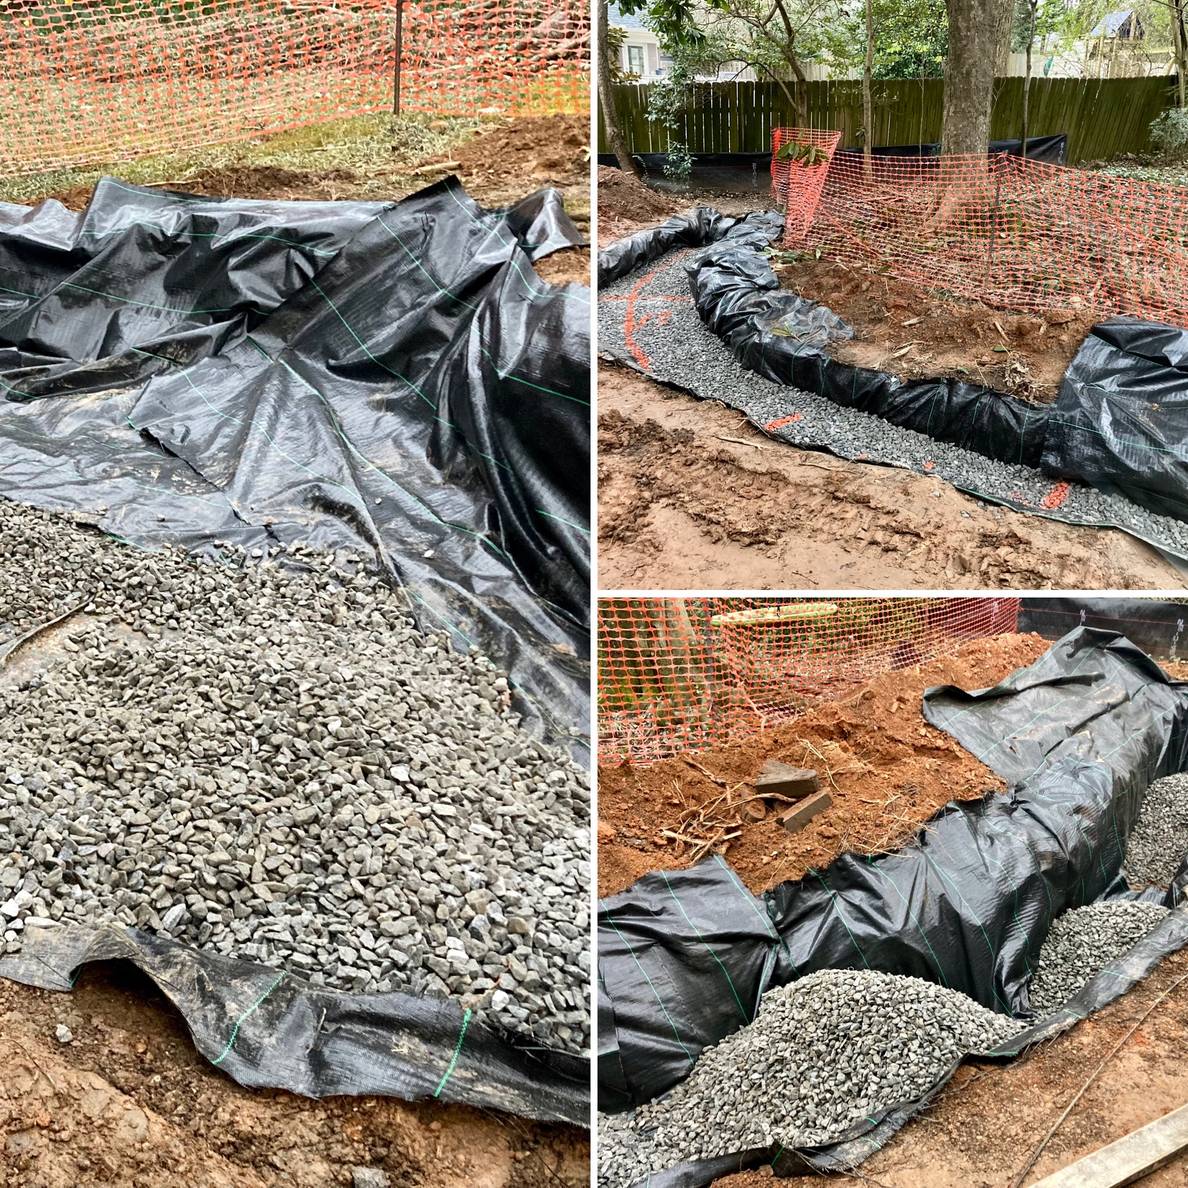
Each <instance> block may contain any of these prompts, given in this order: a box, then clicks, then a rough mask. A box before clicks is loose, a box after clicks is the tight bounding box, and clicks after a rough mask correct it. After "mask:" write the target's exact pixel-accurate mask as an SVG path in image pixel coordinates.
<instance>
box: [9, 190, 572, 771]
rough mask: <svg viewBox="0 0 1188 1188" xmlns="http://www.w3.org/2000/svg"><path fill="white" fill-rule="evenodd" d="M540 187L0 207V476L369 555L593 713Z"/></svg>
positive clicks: (19, 487)
mask: <svg viewBox="0 0 1188 1188" xmlns="http://www.w3.org/2000/svg"><path fill="white" fill-rule="evenodd" d="M579 242H581V238H580V236H579V235H578V233H577V231H576V229H575V228H574V226H573V224H572V223H571V222H570V220H569V219H568V217H567V216H566V215H565V213H564V210H563V208H562V206H561V202H560V197H559V195H558V194H557V192H556V191H553V190H546V191H542V192H541V193H539V194H537V195H533V196H532V197H530V198H528V199H526V200H525V201H524V202H522V203H520V204H518V205H517V206H515V207H513V208H512V209H511V210H507V211H485V210H483V209H481V208H480V207H478V206H477V205H476V204H475V203H474V202H473V201H472V200H471V199H470V198H469V197H468V196H467V195H466V193H465V192H464V191H463V189H462V187H461V186H460V185H459V184H458V182H457V181H456V180H455V179H447V180H446V181H443V182H440V183H438V184H436V185H433V186H430V187H429V188H427V189H425V190H422V191H421V192H419V193H417V194H414V195H413V196H411V197H409V198H406V199H404V200H403V201H400V202H395V203H377V202H281V201H275V202H274V201H255V200H240V199H210V198H202V197H197V196H193V195H184V194H172V193H162V192H159V191H156V190H148V189H140V188H137V187H131V186H126V185H123V184H122V183H120V182H118V181H115V180H112V179H104V180H103V181H101V182H100V183H98V185H97V186H96V188H95V191H94V194H93V196H92V198H91V201H90V203H89V204H88V206H87V208H86V210H85V211H84V212H83V213H82V214H81V215H76V214H73V213H71V212H69V211H67V210H66V209H65V208H64V207H62V206H61V205H60V204H59V203H57V202H54V201H48V202H45V203H42V204H41V205H40V206H38V207H36V208H34V209H28V208H25V207H19V206H12V205H8V204H5V205H0V387H2V389H3V398H2V399H0V496H4V497H7V498H10V499H13V500H18V501H20V502H24V503H29V504H35V505H37V506H40V507H44V508H50V509H53V510H56V511H62V512H70V513H74V514H76V515H78V516H80V517H81V518H84V519H88V520H90V521H92V522H94V523H95V524H96V525H97V526H98V527H100V528H101V529H103V530H104V531H107V532H109V533H112V534H113V535H116V536H118V537H121V538H123V539H125V540H128V541H131V542H133V543H136V544H139V545H142V546H147V547H155V546H161V545H165V544H178V545H181V546H183V547H185V548H187V549H190V550H193V551H198V552H204V553H213V554H217V553H218V551H219V550H220V548H221V547H223V546H225V545H228V544H233V545H237V546H241V547H243V548H246V549H258V550H260V551H261V554H264V553H267V552H268V551H269V550H270V549H272V548H274V547H276V546H277V545H278V544H281V543H285V544H288V543H293V542H303V543H305V544H309V545H312V546H316V547H318V548H320V549H327V550H338V549H343V550H349V551H351V552H352V553H360V552H362V554H363V555H365V556H374V557H375V558H376V562H377V564H378V565H379V566H380V567H381V568H382V569H383V570H385V571H386V572H387V573H388V574H389V576H390V577H391V578H392V579H393V580H394V581H396V582H398V583H399V584H400V585H401V586H403V587H404V588H405V590H406V591H407V593H408V596H409V598H410V601H411V604H412V606H413V610H414V612H415V613H416V614H417V616H418V617H419V619H420V620H421V622H422V624H423V625H424V626H425V627H426V628H427V629H433V630H446V631H448V632H449V634H450V637H451V639H452V640H453V642H454V643H455V645H456V646H458V647H460V648H471V647H476V648H478V649H479V650H480V651H482V652H484V653H485V654H486V655H488V656H489V657H490V658H491V659H492V660H493V661H494V662H495V663H496V664H497V665H499V666H500V667H502V668H504V669H505V670H507V671H509V672H510V675H511V677H512V679H513V684H514V687H515V689H516V692H517V697H518V701H517V708H518V709H520V710H521V712H522V713H523V714H524V715H525V719H526V722H527V723H528V725H529V727H530V728H532V729H534V730H535V731H536V732H537V733H539V734H544V735H546V736H549V737H552V738H555V739H561V740H565V741H567V742H568V743H569V744H570V745H571V746H572V747H573V748H574V749H575V750H577V751H578V752H579V753H580V752H582V751H583V750H584V747H585V736H586V734H587V733H588V693H587V682H588V670H589V663H588V643H587V639H588V629H587V624H588V614H589V611H588V607H589V546H588V535H587V531H586V524H587V522H588V513H589V490H588V470H589V466H588V462H589V387H590V385H589V333H588V325H589V291H588V289H587V288H586V287H585V286H581V285H572V284H571V285H557V286H554V285H548V284H546V283H545V282H544V281H542V280H541V278H540V277H539V276H538V275H537V274H536V272H535V270H534V269H533V267H532V260H533V259H535V258H539V257H540V256H542V255H544V254H546V253H547V252H550V251H553V250H555V249H557V248H560V247H565V246H569V245H573V244H576V243H579Z"/></svg>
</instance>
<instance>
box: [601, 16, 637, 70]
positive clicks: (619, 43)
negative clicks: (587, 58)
mask: <svg viewBox="0 0 1188 1188" xmlns="http://www.w3.org/2000/svg"><path fill="white" fill-rule="evenodd" d="M604 36H605V37H606V48H607V50H608V51H609V54H610V76H611V82H617V83H623V82H635V81H636V75H634V74H631V73H629V72H628V71H626V70H624V69H623V67H622V66H621V65H620V62H621V61H622V59H623V45H624V43H625V42H626V41H627V30H626V29H624V28H623V27H622V26H621V25H611V26H610V27H609V28H608V29H606V30H605V31H604Z"/></svg>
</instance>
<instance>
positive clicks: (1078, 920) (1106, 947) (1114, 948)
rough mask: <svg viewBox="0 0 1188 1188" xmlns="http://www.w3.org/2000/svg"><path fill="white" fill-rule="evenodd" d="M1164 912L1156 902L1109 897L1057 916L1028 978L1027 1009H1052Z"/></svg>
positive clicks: (1043, 1011)
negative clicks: (1029, 980) (1028, 1005)
mask: <svg viewBox="0 0 1188 1188" xmlns="http://www.w3.org/2000/svg"><path fill="white" fill-rule="evenodd" d="M1167 914H1168V911H1167V908H1165V907H1161V906H1160V905H1159V904H1157V903H1135V902H1132V901H1130V900H1110V901H1107V902H1104V903H1090V904H1086V905H1085V906H1084V907H1079V908H1074V909H1073V910H1072V911H1070V912H1065V913H1064V914H1063V915H1061V916H1058V917H1057V918H1056V919H1055V920H1054V921H1053V922H1052V927H1051V929H1049V931H1048V935H1047V937H1046V938H1045V940H1044V943H1043V946H1042V947H1041V948H1040V954H1039V961H1038V962H1037V964H1036V967H1035V973H1034V975H1033V976H1032V979H1031V987H1030V996H1031V1007H1032V1010H1034V1011H1035V1013H1036V1014H1037V1015H1048V1014H1051V1013H1052V1012H1053V1011H1055V1010H1058V1009H1059V1008H1060V1007H1062V1006H1063V1005H1064V1004H1065V1003H1066V1002H1067V1001H1068V1000H1069V999H1070V998H1072V996H1073V995H1074V994H1076V993H1077V992H1078V991H1079V990H1080V989H1081V988H1082V987H1083V986H1085V984H1086V983H1088V982H1089V981H1090V980H1091V979H1092V978H1094V977H1096V976H1097V974H1099V973H1100V972H1101V971H1102V970H1103V969H1104V968H1105V967H1106V966H1107V965H1109V964H1110V962H1111V961H1116V960H1117V959H1118V958H1119V957H1121V956H1122V955H1123V954H1124V953H1126V952H1127V951H1129V950H1130V949H1132V948H1133V947H1134V945H1135V944H1136V943H1137V942H1138V941H1139V940H1141V939H1142V938H1143V937H1144V936H1146V934H1147V933H1148V932H1150V931H1151V929H1152V928H1154V927H1155V925H1156V924H1158V923H1159V922H1160V921H1161V920H1162V919H1164V917H1165V916H1167Z"/></svg>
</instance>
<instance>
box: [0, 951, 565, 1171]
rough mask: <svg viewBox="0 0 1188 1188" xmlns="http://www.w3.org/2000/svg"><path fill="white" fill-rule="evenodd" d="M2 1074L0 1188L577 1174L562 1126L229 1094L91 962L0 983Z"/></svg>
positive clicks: (115, 970) (441, 1110) (185, 1044)
mask: <svg viewBox="0 0 1188 1188" xmlns="http://www.w3.org/2000/svg"><path fill="white" fill-rule="evenodd" d="M59 1024H64V1025H65V1026H67V1027H68V1028H69V1030H70V1032H71V1033H72V1036H73V1038H72V1039H71V1040H70V1041H69V1042H67V1043H61V1042H60V1041H59V1040H58V1039H57V1038H56V1037H55V1030H56V1028H57V1027H58V1025H59ZM0 1067H2V1068H3V1072H0V1135H2V1136H3V1143H4V1146H3V1148H2V1149H0V1185H12V1186H13V1188H16V1186H17V1185H21V1186H22V1188H74V1186H75V1185H100V1184H136V1185H138V1186H139V1188H175V1186H176V1185H177V1184H179V1183H181V1184H194V1185H201V1186H202V1188H275V1186H276V1185H280V1184H284V1185H286V1186H287V1188H330V1186H333V1185H344V1186H346V1185H349V1184H350V1183H351V1169H352V1167H356V1166H362V1167H375V1168H381V1169H383V1170H384V1171H385V1172H386V1173H387V1175H388V1176H389V1178H390V1179H391V1182H392V1183H393V1184H400V1185H403V1186H406V1188H438V1186H440V1188H446V1186H447V1185H457V1184H483V1185H487V1186H489V1188H511V1186H512V1185H515V1186H516V1188H521V1186H522V1188H546V1186H547V1188H557V1186H558V1185H564V1186H566V1188H579V1186H580V1185H583V1184H585V1183H587V1181H588V1172H587V1163H586V1161H587V1159H588V1157H589V1143H588V1137H587V1136H586V1134H585V1133H584V1132H582V1131H579V1130H577V1129H576V1128H573V1127H566V1126H542V1125H539V1124H537V1123H533V1122H527V1121H523V1120H521V1119H517V1118H508V1117H503V1116H500V1115H497V1114H495V1113H493V1112H491V1111H479V1110H472V1109H466V1108H464V1107H460V1106H446V1107H442V1106H439V1105H437V1104H436V1103H433V1102H430V1103H422V1104H419V1105H414V1104H410V1103H407V1102H400V1101H396V1100H394V1099H392V1098H378V1097H335V1098H329V1099H327V1100H326V1101H321V1102H318V1101H311V1100H309V1099H308V1098H303V1097H297V1096H295V1095H294V1094H290V1093H281V1092H270V1091H266V1090H249V1089H243V1088H240V1087H239V1086H238V1085H236V1084H235V1083H234V1082H233V1081H231V1080H230V1079H229V1078H228V1077H226V1076H225V1075H223V1074H222V1073H220V1072H219V1071H217V1070H216V1069H215V1068H213V1067H211V1065H210V1064H208V1063H207V1062H206V1061H204V1060H203V1059H202V1058H201V1057H199V1056H198V1054H197V1053H196V1052H195V1051H194V1048H193V1045H192V1044H191V1042H190V1040H189V1036H188V1035H187V1033H186V1029H185V1026H184V1025H183V1024H182V1022H181V1020H180V1018H179V1017H178V1016H177V1015H176V1014H175V1013H174V1012H173V1011H172V1009H171V1008H170V1007H169V1006H168V1004H167V1003H166V1001H165V1000H164V998H163V997H162V995H161V994H160V992H159V991H157V989H156V988H155V987H154V986H152V984H151V983H149V982H148V981H147V979H143V978H141V977H140V975H139V974H136V973H135V972H134V971H131V970H130V969H128V968H127V967H107V968H98V967H88V968H87V970H86V971H85V972H84V973H83V975H82V977H81V979H80V983H79V985H78V986H77V987H76V989H75V990H74V992H72V993H71V994H54V993H50V992H48V991H41V990H32V989H29V988H28V987H25V986H18V985H16V984H15V983H13V982H7V981H0Z"/></svg>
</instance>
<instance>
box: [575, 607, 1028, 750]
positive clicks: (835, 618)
mask: <svg viewBox="0 0 1188 1188" xmlns="http://www.w3.org/2000/svg"><path fill="white" fill-rule="evenodd" d="M1018 616H1019V599H1018V598H1009V597H1004V598H980V597H971V598H838V599H827V598H808V599H793V598H603V599H600V600H599V603H598V760H599V762H600V763H602V764H614V763H620V762H623V761H624V760H629V761H631V762H633V763H646V762H651V761H653V760H657V759H665V758H669V757H671V756H673V755H677V754H680V753H682V752H693V751H699V750H704V749H707V748H710V747H716V746H720V745H722V744H723V743H725V742H728V741H730V740H736V739H740V738H745V737H748V736H752V735H755V734H758V733H759V732H761V731H763V730H765V729H767V728H769V727H771V726H773V725H775V724H777V723H779V722H781V721H784V720H786V719H788V718H791V717H793V716H795V715H796V714H797V713H798V712H800V711H801V710H802V709H803V708H804V707H805V705H806V703H811V702H813V701H816V700H818V699H821V698H826V697H832V696H836V695H837V693H838V692H839V691H841V690H843V689H844V688H845V687H846V686H848V685H853V684H855V683H859V682H861V681H864V680H867V679H869V678H870V677H872V676H876V675H878V674H879V673H883V672H890V671H892V670H894V669H899V668H910V667H912V666H913V665H916V664H921V663H924V662H926V661H928V660H933V659H935V658H936V657H938V656H943V655H946V654H948V653H950V652H951V651H953V650H954V649H955V648H956V647H957V646H958V645H959V644H960V643H961V642H962V641H964V640H969V639H979V638H983V637H987V636H992V635H1001V634H1003V633H1010V632H1014V631H1015V630H1016V628H1017V624H1018Z"/></svg>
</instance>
